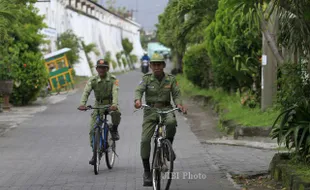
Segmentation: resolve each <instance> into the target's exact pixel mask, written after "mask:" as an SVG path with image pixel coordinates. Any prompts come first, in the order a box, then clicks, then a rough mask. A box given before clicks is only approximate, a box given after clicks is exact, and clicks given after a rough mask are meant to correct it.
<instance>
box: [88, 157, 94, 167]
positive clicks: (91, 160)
mask: <svg viewBox="0 0 310 190" xmlns="http://www.w3.org/2000/svg"><path fill="white" fill-rule="evenodd" d="M89 164H90V165H95V159H94V156H93V157H92V158H91V159H90V160H89Z"/></svg>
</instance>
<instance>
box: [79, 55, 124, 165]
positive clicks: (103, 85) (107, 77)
mask: <svg viewBox="0 0 310 190" xmlns="http://www.w3.org/2000/svg"><path fill="white" fill-rule="evenodd" d="M96 70H97V72H98V75H97V76H93V77H91V78H90V79H89V80H88V82H87V84H86V86H85V88H84V92H83V95H82V98H81V102H80V106H79V108H78V109H79V110H86V109H87V107H86V103H87V100H88V97H89V95H90V93H91V91H92V90H94V94H95V98H96V100H95V107H100V106H104V105H108V104H109V105H111V107H110V111H111V112H110V115H111V118H112V124H113V126H112V129H111V134H112V138H113V139H114V140H116V141H117V140H119V134H118V130H117V128H118V125H119V123H120V121H121V113H120V111H119V106H118V90H119V86H118V80H117V79H116V77H115V76H114V75H112V74H111V73H109V72H108V71H109V63H108V62H107V61H105V60H103V59H99V60H98V61H97V65H96ZM100 112H101V117H103V110H101V111H100ZM96 117H97V115H96V111H94V112H93V113H92V115H91V122H90V132H89V139H90V146H91V147H92V146H93V143H92V139H93V134H94V125H95V122H96ZM92 148H93V147H92ZM89 164H91V165H93V164H94V157H92V158H91V160H90V161H89Z"/></svg>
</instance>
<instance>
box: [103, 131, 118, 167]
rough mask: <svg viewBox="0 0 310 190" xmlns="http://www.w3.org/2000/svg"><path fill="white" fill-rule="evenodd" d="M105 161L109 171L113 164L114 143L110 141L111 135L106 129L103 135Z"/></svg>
mask: <svg viewBox="0 0 310 190" xmlns="http://www.w3.org/2000/svg"><path fill="white" fill-rule="evenodd" d="M104 139H105V144H106V145H105V148H106V149H105V150H106V151H105V161H106V164H107V167H108V168H109V169H112V168H113V166H114V162H115V151H116V143H115V141H114V140H112V135H111V133H110V130H109V129H108V130H107V131H106V133H105V137H104Z"/></svg>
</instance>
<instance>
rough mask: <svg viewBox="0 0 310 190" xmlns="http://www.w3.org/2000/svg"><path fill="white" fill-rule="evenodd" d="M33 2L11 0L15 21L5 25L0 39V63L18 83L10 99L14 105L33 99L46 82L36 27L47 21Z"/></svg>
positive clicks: (29, 0) (39, 38)
mask: <svg viewBox="0 0 310 190" xmlns="http://www.w3.org/2000/svg"><path fill="white" fill-rule="evenodd" d="M35 2H36V1H34V0H10V3H11V4H12V5H14V8H15V9H16V10H18V11H16V12H15V10H12V11H13V12H12V14H14V17H15V19H16V21H15V22H13V23H10V24H9V25H8V27H7V28H6V32H7V37H6V40H5V41H1V43H0V56H1V59H0V67H1V65H8V64H9V65H10V70H9V74H10V77H12V79H13V80H14V81H15V83H16V84H17V83H19V84H20V85H15V86H14V89H13V93H12V95H11V99H10V101H11V102H12V103H13V104H15V105H16V104H17V105H25V104H27V103H29V102H30V101H32V100H34V99H35V98H36V97H37V95H38V93H39V92H40V89H41V87H43V86H46V84H47V77H48V74H47V71H46V68H45V66H44V59H43V55H42V53H41V51H40V48H39V46H40V45H41V44H43V43H45V41H44V40H43V35H41V34H39V31H40V30H41V29H43V28H44V27H46V25H45V24H44V22H43V17H42V16H39V15H38V10H37V9H36V8H35V7H34V5H33V4H34V3H35ZM7 11H8V12H10V10H7ZM2 15H3V14H2Z"/></svg>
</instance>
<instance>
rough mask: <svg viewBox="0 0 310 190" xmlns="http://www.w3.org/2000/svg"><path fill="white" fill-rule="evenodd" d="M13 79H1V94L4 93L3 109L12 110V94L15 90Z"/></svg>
mask: <svg viewBox="0 0 310 190" xmlns="http://www.w3.org/2000/svg"><path fill="white" fill-rule="evenodd" d="M13 84H14V83H13V80H0V94H2V95H3V105H2V108H3V110H10V108H11V105H10V103H9V101H10V94H11V93H12V91H13Z"/></svg>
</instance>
